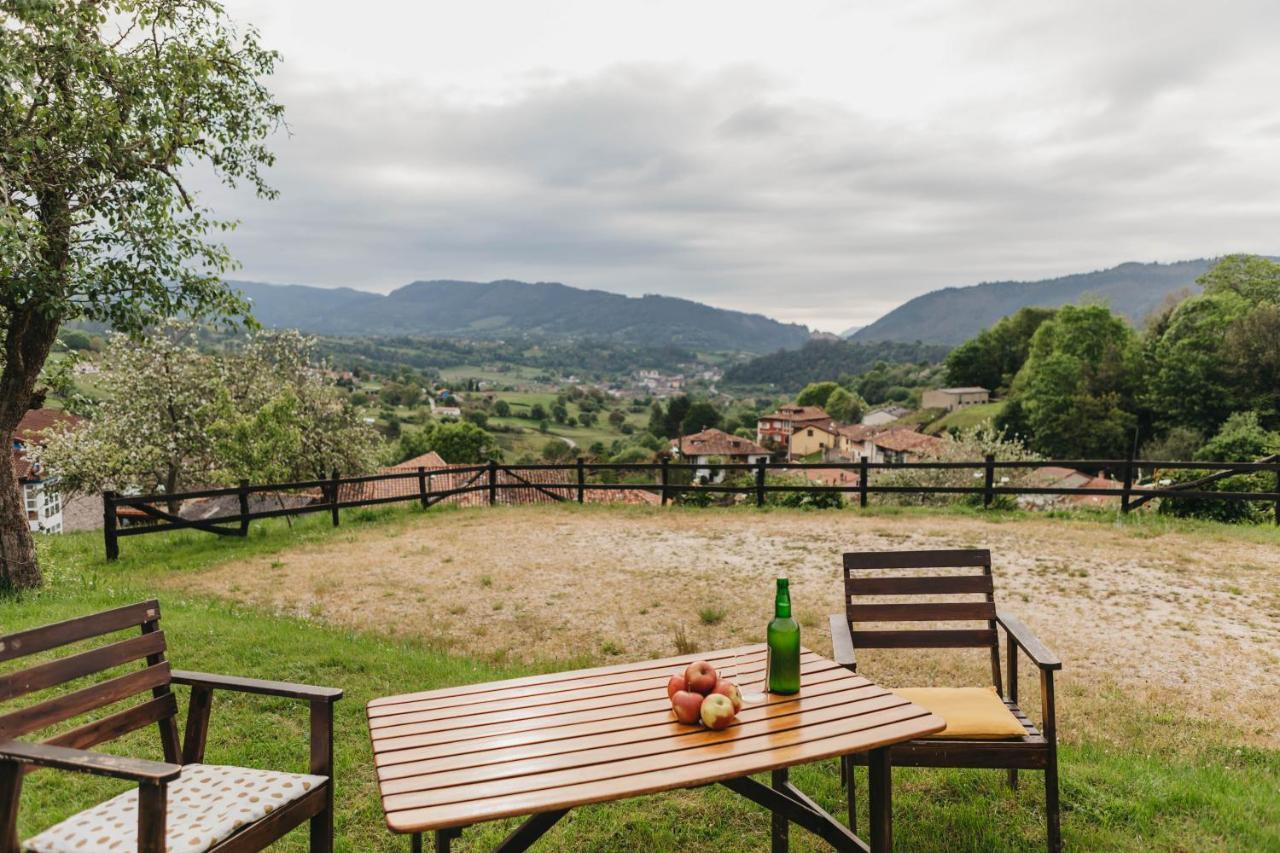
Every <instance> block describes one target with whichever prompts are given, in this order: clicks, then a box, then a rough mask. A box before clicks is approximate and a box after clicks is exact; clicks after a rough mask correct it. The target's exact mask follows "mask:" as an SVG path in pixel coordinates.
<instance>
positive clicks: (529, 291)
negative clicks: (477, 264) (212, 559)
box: [228, 280, 809, 352]
mask: <svg viewBox="0 0 1280 853" xmlns="http://www.w3.org/2000/svg"><path fill="white" fill-rule="evenodd" d="M228 284H229V285H230V286H231V287H232V288H234V289H236V290H239V291H240V292H241V293H243V294H244V295H245V296H246V297H248V298H249V299H250V300H251V301H252V303H253V313H254V316H256V317H257V318H258V320H259V322H261V323H262V324H263V325H265V326H269V327H271V326H274V327H288V328H295V329H300V330H302V331H305V332H312V333H316V334H323V335H344V336H360V337H364V336H372V335H423V336H433V337H466V338H489V339H493V338H509V337H518V336H522V335H530V336H548V337H561V338H567V337H573V338H591V337H596V338H600V337H608V338H610V339H612V340H615V341H622V342H626V343H632V344H639V345H646V346H665V345H675V346H681V347H686V348H689V349H703V350H736V351H741V352H771V351H773V350H777V349H794V348H796V347H799V346H802V345H803V344H804V342H805V341H807V340H808V339H809V330H808V329H807V328H805V327H804V326H801V325H797V324H794V323H781V322H778V321H777V320H772V319H770V318H768V317H765V316H763V315H761V314H747V313H744V312H741V311H729V310H726V309H723V308H713V307H711V306H710V305H704V304H702V303H700V302H693V301H691V300H688V299H677V298H675V297H671V296H654V295H645V296H640V297H632V296H623V295H621V294H617V293H606V292H605V291H602V290H582V289H579V288H575V287H569V286H567V285H564V284H556V283H551V282H539V283H537V284H528V283H526V282H521V281H510V280H504V281H490V282H474V281H415V282H413V283H412V284H407V285H405V286H404V287H401V288H398V289H396V290H393V291H391V292H390V293H387V294H385V295H384V294H380V293H371V292H369V291H364V290H353V289H351V288H347V287H340V288H324V287H308V286H305V285H277V284H261V283H258V282H248V281H232V282H228Z"/></svg>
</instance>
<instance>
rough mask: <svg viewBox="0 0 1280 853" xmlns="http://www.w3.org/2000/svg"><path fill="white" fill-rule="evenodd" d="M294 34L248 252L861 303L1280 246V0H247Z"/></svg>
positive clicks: (826, 304) (725, 302) (406, 276)
mask: <svg viewBox="0 0 1280 853" xmlns="http://www.w3.org/2000/svg"><path fill="white" fill-rule="evenodd" d="M227 6H228V8H229V10H230V12H231V14H232V16H233V17H234V18H235V19H236V20H237V21H239V22H243V23H252V24H253V25H255V26H257V27H258V28H259V29H260V30H261V32H262V35H263V40H264V41H265V43H266V44H267V45H269V46H271V47H275V48H277V49H279V50H280V51H281V52H282V53H283V54H284V62H283V65H282V66H281V69H280V71H279V73H278V74H277V75H276V76H275V77H274V78H273V80H272V83H271V85H272V87H273V89H274V91H275V92H276V94H277V96H278V98H279V99H280V100H281V101H282V102H283V103H284V104H285V106H286V109H287V115H288V121H289V125H290V131H291V134H290V135H288V136H285V135H284V134H281V135H280V136H279V137H278V138H277V139H276V142H275V148H276V150H277V151H278V153H279V158H280V159H279V163H278V165H277V167H276V168H275V169H274V170H273V172H272V175H273V180H274V183H275V185H276V186H277V187H278V188H279V189H280V190H281V193H282V194H281V197H280V198H279V199H278V200H277V201H274V202H261V201H257V200H255V199H254V198H253V197H252V196H251V195H250V194H248V193H245V192H241V193H238V194H235V193H227V192H224V191H222V190H220V189H217V188H213V187H209V188H206V190H205V192H204V197H205V199H206V201H208V202H210V203H212V204H213V205H214V206H215V208H216V209H217V210H218V211H219V212H220V213H223V214H225V215H229V216H232V217H235V218H238V219H240V220H241V222H242V224H241V227H240V229H239V230H238V231H237V232H235V233H234V234H233V235H232V237H231V239H230V244H231V247H232V249H233V251H234V252H235V253H236V255H237V256H238V257H239V259H240V260H241V261H242V262H243V265H244V267H243V269H242V270H241V271H240V272H239V273H238V274H237V277H238V278H246V279H253V280H260V281H272V282H293V283H302V284H315V285H325V286H337V285H346V286H350V287H356V288H362V289H367V290H379V291H386V290H390V289H392V288H395V287H397V286H400V285H402V284H405V283H407V282H409V281H413V280H415V279H432V278H462V279H475V280H490V279H495V278H517V279H522V280H526V281H539V280H541V281H562V282H564V283H566V284H570V285H574V286H577V287H592V288H599V289H603V290H611V291H616V292H620V293H627V294H633V295H638V294H642V293H663V294H670V295H676V296H683V297H687V298H691V299H697V300H700V301H705V302H708V303H710V304H713V305H718V306H723V307H728V308H738V309H743V310H748V311H758V312H761V313H765V314H769V315H771V316H774V317H777V318H779V319H783V320H789V321H795V322H801V323H805V324H808V325H810V326H813V327H816V328H820V329H824V330H831V331H837V330H840V329H843V328H844V327H846V326H850V325H861V324H864V323H867V322H870V321H871V320H874V319H875V318H876V317H878V316H880V315H881V314H883V313H884V312H885V311H887V310H889V309H890V308H892V307H894V306H895V305H897V304H899V303H901V302H902V301H904V300H905V299H907V298H910V297H912V296H915V295H918V294H920V293H924V292H926V291H928V290H932V289H935V288H938V287H943V286H947V285H961V284H971V283H975V282H978V281H982V280H997V279H1008V278H1015V279H1035V278H1043V277H1047V276H1053V275H1061V274H1066V273H1072V272H1084V271H1088V270H1091V269H1098V268H1102V267H1106V266H1111V265H1113V264H1115V263H1119V262H1122V261H1126V260H1143V261H1147V260H1162V261H1173V260H1181V259H1186V258H1192V257H1201V256H1208V255H1217V254H1222V253H1225V252H1229V251H1257V252H1268V253H1276V252H1278V251H1280V227H1278V226H1280V97H1277V93H1278V92H1280V49H1278V48H1277V42H1276V39H1275V36H1276V34H1277V33H1280V3H1276V2H1274V1H1273V0H1263V2H1256V3H1250V2H1239V3H1235V2H1213V3H1210V2H1202V3H1192V2H1181V3H1168V2H1133V0H1127V2H1124V3H1115V2H1081V0H1076V1H1075V2H1071V3H1054V4H1047V3H1027V2H1025V0H1013V1H1012V2H995V0H976V1H975V2H966V3H961V2H955V3H934V2H895V3H882V4H872V3H852V2H807V0H790V2H787V3H781V2H777V0H773V1H772V2H744V0H732V2H718V0H717V1H716V2H711V0H683V2H657V1H656V0H644V2H639V0H634V2H621V0H611V2H600V1H599V0H583V2H570V0H537V2H529V0H509V2H497V0H464V2H448V3H445V2H439V1H438V0H432V2H407V0H406V2H391V0H365V2H363V3H360V4H354V5H353V4H351V3H350V2H345V1H344V2H337V0H296V2H285V1H284V0H228V2H227Z"/></svg>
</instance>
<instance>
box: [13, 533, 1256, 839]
mask: <svg viewBox="0 0 1280 853" xmlns="http://www.w3.org/2000/svg"><path fill="white" fill-rule="evenodd" d="M552 511H555V512H562V514H561V515H557V516H556V518H557V519H558V520H559V521H561V522H563V521H565V520H570V519H572V518H575V517H578V516H575V515H574V513H575V512H577V511H578V510H577V509H576V508H569V509H565V510H563V511H559V510H554V509H553V510H552ZM484 512H500V511H490V510H474V511H458V510H451V509H443V508H442V509H435V510H431V511H429V512H428V513H426V514H424V513H422V512H421V511H419V510H416V509H411V510H386V511H380V512H371V511H354V512H350V513H346V514H345V515H344V519H343V526H342V527H340V528H337V529H333V528H331V527H329V526H328V522H327V521H326V520H325V519H323V518H316V517H312V518H306V519H302V520H300V521H298V522H296V523H295V525H294V526H293V527H292V528H288V527H286V525H285V524H284V523H282V522H281V523H277V522H266V523H255V526H254V528H253V530H252V532H251V535H250V536H249V538H248V539H245V540H238V539H221V538H214V537H208V536H207V535H205V534H202V533H195V532H182V533H177V534H162V535H156V536H145V537H138V538H134V539H130V540H127V541H126V542H125V546H126V547H125V548H124V549H123V550H124V554H123V557H122V558H121V560H120V561H119V562H118V563H115V564H108V563H106V562H104V561H103V558H102V556H101V538H100V536H99V535H97V534H71V535H66V536H53V537H45V538H42V539H41V540H40V550H41V554H42V564H43V566H44V568H45V571H46V574H47V577H48V585H47V587H46V588H45V589H44V590H42V591H40V592H38V593H30V594H26V595H23V596H21V597H7V598H0V625H3V628H4V630H5V631H12V630H17V629H21V628H25V627H30V626H33V625H38V624H44V623H48V622H52V621H55V620H59V619H65V618H69V617H72V616H76V615H80V614H84V613H87V612H91V611H94V610H98V609H102V608H107V607H111V606H116V605H120V604H123V603H127V602H131V601H135V600H138V599H141V598H145V597H150V596H152V595H155V594H157V589H158V588H159V587H160V586H161V585H164V586H165V587H166V588H168V589H170V590H180V589H181V588H182V587H183V585H184V581H183V578H184V577H186V578H188V579H195V578H196V577H198V576H199V575H200V574H201V573H202V572H205V571H209V570H212V569H214V568H216V567H218V566H221V565H225V564H229V563H232V562H234V561H237V560H243V559H247V558H251V557H262V556H264V555H276V554H279V555H280V559H281V560H283V559H287V554H285V553H284V552H286V551H293V550H294V549H298V548H304V547H316V546H321V547H323V546H326V544H327V543H334V544H335V545H336V544H339V543H347V542H352V541H355V540H356V538H357V537H360V536H364V535H368V534H376V535H378V536H379V537H390V538H392V539H394V538H395V537H397V536H399V535H401V534H402V533H404V532H406V531H408V530H409V529H410V528H412V527H414V526H415V525H419V524H422V523H424V522H425V521H427V520H429V519H428V516H430V517H431V518H438V519H439V520H440V521H442V522H447V521H448V520H449V519H450V518H454V517H456V518H457V519H459V520H460V521H461V520H466V519H471V520H474V519H475V518H476V517H477V516H476V514H477V513H484ZM586 512H587V515H585V516H582V517H583V518H596V517H601V518H604V519H607V520H610V521H612V522H616V523H617V524H625V523H626V519H627V518H628V517H629V514H628V513H627V512H624V511H618V510H609V509H605V508H590V507H589V508H587V510H586ZM676 512H687V513H698V512H706V511H699V510H677V511H676ZM713 512H715V513H716V518H709V523H713V524H714V525H715V526H722V525H724V524H732V523H733V522H732V521H731V520H730V519H729V518H728V516H729V515H730V514H732V513H734V512H741V511H738V510H726V511H713ZM966 512H967V511H966ZM449 514H452V515H449ZM900 514H901V512H899V511H893V512H889V513H888V516H894V515H900ZM908 514H909V513H908ZM918 515H919V516H920V519H921V520H922V521H924V520H925V519H926V518H929V517H933V518H936V516H937V513H933V514H932V515H930V516H926V515H925V514H924V513H918ZM888 516H886V517H888ZM677 517H679V516H677ZM789 517H791V516H790V515H789V514H788V513H787V512H781V511H776V512H774V513H771V515H770V519H771V520H770V524H771V525H776V526H777V527H778V528H779V529H781V528H782V527H783V526H784V525H785V524H786V522H787V519H788V518H789ZM796 517H797V518H804V517H812V516H811V515H805V514H801V515H798V516H796ZM836 517H837V516H832V517H831V518H833V519H834V518H836ZM993 517H994V516H993ZM1003 517H1004V518H1007V520H1008V522H1009V523H1011V524H1016V523H1018V520H1019V518H1022V517H1024V516H1020V515H1019V514H1014V513H1011V514H1009V515H1007V516H1003ZM493 522H494V523H495V524H498V525H499V526H500V524H501V520H500V518H494V520H493ZM1108 523H1109V522H1108ZM1128 523H1131V524H1133V525H1134V530H1135V535H1146V536H1152V537H1158V536H1159V535H1161V531H1162V530H1163V529H1165V526H1167V525H1168V523H1169V522H1168V521H1167V520H1160V519H1153V520H1151V521H1150V522H1146V521H1133V522H1128ZM1146 524H1150V525H1151V527H1150V530H1149V532H1147V533H1143V529H1144V528H1143V527H1142V525H1146ZM1187 529H1189V530H1193V531H1194V530H1198V529H1203V530H1206V531H1208V532H1209V534H1208V535H1214V536H1217V535H1225V536H1232V537H1234V536H1237V535H1240V536H1246V537H1250V538H1251V539H1252V538H1258V537H1261V540H1260V541H1266V542H1274V541H1275V537H1274V532H1273V531H1271V530H1262V529H1260V528H1259V529H1257V530H1253V529H1249V530H1243V529H1242V530H1239V531H1238V532H1237V531H1235V530H1228V531H1227V532H1226V533H1222V534H1219V533H1218V532H1216V531H1222V530H1227V529H1225V528H1217V527H1215V526H1205V525H1200V526H1190V527H1188V528H1187ZM477 547H483V543H481V542H477ZM352 570H353V571H355V570H357V569H354V568H353V569H352ZM584 583H585V582H584ZM160 597H161V599H162V607H163V622H162V624H163V627H164V629H165V631H166V634H167V637H168V642H169V646H170V658H171V660H172V661H173V662H174V665H175V666H177V667H182V668H191V669H199V670H206V671H211V672H223V673H231V674H241V675H247V676H257V677H264V678H276V679H287V680H295V681H302V682H310V683H316V684H322V685H335V686H340V687H342V688H343V689H344V690H345V691H346V698H345V699H343V700H342V701H341V702H340V703H339V705H338V716H337V734H336V740H337V757H336V760H337V785H338V795H337V804H338V820H337V828H338V834H339V841H338V849H340V850H347V851H365V850H403V849H405V848H406V846H407V845H406V843H405V841H404V840H403V839H400V838H396V837H393V836H391V835H390V834H388V833H387V831H386V830H385V828H384V826H383V824H382V818H381V813H380V811H379V807H378V801H377V798H376V796H375V786H374V781H373V777H372V771H371V768H370V752H369V746H368V735H367V730H366V727H365V723H364V718H363V706H364V704H365V702H367V701H368V700H369V699H370V698H372V697H375V696H379V695H386V694H390V693H396V692H401V691H405V690H409V689H415V690H417V689H426V688H432V687H439V686H445V685H456V684H461V683H467V682H477V681H484V680H490V679H494V678H501V677H507V676H515V675H520V674H525V673H529V672H536V671H546V670H551V669H559V668H565V667H571V666H580V665H585V664H591V663H598V662H600V661H601V659H602V653H600V652H596V651H593V650H590V649H584V650H583V652H582V656H581V657H578V658H574V659H570V660H546V661H538V662H534V663H529V664H524V665H521V666H506V665H499V664H495V663H492V662H485V661H481V660H478V659H473V658H467V657H462V656H458V655H454V654H450V653H449V651H448V650H447V649H444V648H440V647H435V646H431V645H429V644H426V643H423V642H419V641H412V640H404V639H397V638H395V637H393V636H391V635H389V634H386V633H378V632H370V631H358V630H347V629H343V628H338V627H333V626H331V625H328V624H326V623H324V622H321V621H317V620H316V619H314V618H308V617H305V616H293V615H282V614H280V613H277V612H274V611H268V610H263V609H256V608H254V607H250V606H246V605H244V604H242V603H238V602H237V601H236V597H235V594H234V592H232V591H231V590H227V591H226V594H225V595H220V596H211V595H201V594H194V593H189V592H183V591H168V592H163V593H161V595H160ZM445 603H446V602H427V603H425V604H424V610H423V619H430V618H431V608H432V607H433V606H439V607H442V606H444V605H445ZM1237 699H1240V700H1241V701H1243V697H1229V696H1224V697H1223V701H1226V702H1234V701H1236V700H1237ZM180 700H181V701H182V702H183V704H185V691H181V693H180ZM1118 701H1119V704H1118V705H1117V706H1116V707H1118V708H1123V711H1122V713H1120V716H1118V717H1117V719H1116V720H1115V723H1114V726H1115V728H1114V732H1115V736H1114V738H1113V739H1111V740H1109V741H1108V742H1105V743H1104V742H1093V741H1079V740H1073V739H1071V738H1070V737H1069V736H1068V740H1067V742H1066V743H1064V745H1063V747H1062V758H1061V761H1062V799H1063V803H1064V814H1063V828H1064V834H1065V841H1066V847H1067V849H1074V850H1191V849H1213V850H1228V849H1231V850H1277V849H1280V798H1277V797H1276V791H1277V790H1280V753H1278V752H1277V751H1275V750H1269V749H1262V748H1256V747H1246V746H1242V745H1240V744H1239V743H1236V742H1233V741H1232V739H1231V738H1230V737H1229V736H1226V735H1223V734H1221V733H1220V731H1219V730H1217V729H1215V728H1213V727H1206V726H1205V725H1204V724H1203V723H1201V722H1196V721H1192V720H1187V719H1183V718H1180V717H1177V716H1173V715H1168V714H1165V713H1163V712H1162V710H1161V709H1160V708H1158V707H1152V708H1143V707H1139V706H1135V705H1134V704H1133V703H1130V702H1128V701H1125V700H1124V699H1123V697H1121V698H1120V699H1119V700H1118ZM5 707H7V706H5V705H0V708H5ZM306 732H307V725H306V712H305V708H302V707H299V706H298V705H297V704H296V703H292V702H289V701H287V700H280V699H269V698H259V697H245V696H236V695H232V694H218V697H217V698H216V700H215V703H214V713H213V722H212V730H211V735H210V747H209V754H208V760H209V761H210V762H217V763H233V764H247V765H254V766H261V767H274V768H279V769H288V770H295V771H302V770H304V769H305V764H306V755H307V752H306ZM155 740H156V739H155V737H154V732H153V731H151V730H148V731H146V732H140V733H135V734H134V735H131V736H129V737H128V738H127V739H126V740H125V741H123V742H118V743H115V744H112V745H109V747H107V748H109V749H111V750H112V751H121V752H128V753H130V754H135V755H142V756H146V757H151V758H157V759H158V758H159V757H160V756H159V750H158V748H157V744H156V743H155ZM1023 778H1024V780H1025V781H1024V784H1023V786H1022V787H1021V788H1020V789H1019V790H1018V791H1017V792H1016V793H1011V792H1010V791H1009V790H1008V789H1007V788H1006V787H1005V786H1004V784H1003V774H1002V773H997V772H990V771H934V770H918V771H913V770H901V769H900V770H897V771H895V774H894V781H895V787H894V810H895V821H896V822H895V840H896V841H897V844H898V849H900V850H913V851H914V850H925V851H947V853H954V851H963V850H1037V849H1043V823H1042V820H1043V814H1042V803H1043V799H1042V793H1041V789H1040V786H1039V777H1038V776H1037V775H1036V774H1033V773H1027V774H1025V775H1024V777H1023ZM793 779H794V780H795V781H796V782H797V783H798V784H799V785H800V787H802V788H803V789H805V790H806V791H808V792H810V793H811V795H812V796H813V797H814V798H815V799H816V800H817V801H818V802H819V803H820V804H822V805H823V806H824V807H825V808H827V809H828V810H830V811H832V812H833V813H837V814H838V813H840V809H841V808H842V799H841V796H842V795H841V790H840V785H839V781H838V775H837V767H836V763H835V762H834V761H827V762H822V763H819V764H816V765H810V766H807V767H804V768H800V769H799V770H797V771H796V772H795V773H794V774H793ZM123 788H124V785H123V784H121V783H117V782H113V781H109V780H103V779H99V778H96V777H85V776H76V775H72V774H67V773H61V772H57V771H44V772H41V773H38V774H35V775H33V776H31V777H30V778H29V779H28V781H27V783H26V785H25V786H24V792H23V809H22V813H21V820H20V832H21V833H22V837H27V835H29V834H31V833H33V832H35V831H37V830H38V829H41V828H43V827H45V826H47V825H49V824H51V823H53V822H54V821H56V820H60V819H62V818H64V817H66V816H68V815H70V814H72V813H73V812H75V811H76V810H78V809H79V808H84V807H86V806H88V805H90V804H92V803H93V802H95V801H97V800H98V799H100V798H102V797H104V796H106V795H107V794H110V793H112V792H115V791H119V790H122V789H123ZM864 790H865V789H864ZM512 825H513V823H512V822H511V821H506V822H501V823H498V824H493V825H488V826H484V827H478V828H476V829H473V830H469V831H468V832H467V833H466V834H465V835H464V836H463V838H462V840H461V842H460V843H459V845H458V849H462V850H474V849H489V848H491V847H492V846H493V845H494V844H496V843H497V842H498V841H499V840H500V839H501V837H502V835H503V834H504V833H505V832H506V831H508V830H509V829H510V828H511V826H512ZM864 826H865V824H864ZM768 827H769V821H768V817H767V815H766V814H765V813H764V812H762V811H761V810H760V809H758V808H756V807H754V806H752V805H750V804H748V803H746V802H745V801H743V800H741V799H740V798H738V797H736V796H735V795H732V794H730V793H728V792H727V791H724V790H722V789H718V788H714V787H713V788H707V789H700V790H695V791H686V792H676V793H669V794H662V795H655V796H650V797H645V798H641V799H637V800H632V801H629V802H625V803H618V804H611V805H602V806H594V807H589V808H585V809H582V810H580V811H579V812H574V813H572V814H571V815H570V816H569V817H568V818H567V819H565V820H564V821H562V822H561V823H560V824H559V825H557V827H556V828H555V829H553V830H552V831H551V832H550V833H549V834H548V835H547V836H546V837H545V839H544V840H543V841H542V842H541V846H540V847H539V848H538V849H545V850H574V851H588V850H590V851H597V850H604V851H624V850H638V849H648V850H655V851H657V850H675V849H680V850H690V851H727V850H733V851H737V850H761V849H766V848H767V846H768ZM792 844H793V847H792V849H793V850H821V849H826V848H825V847H824V846H823V845H821V844H820V843H818V842H816V841H815V840H814V839H813V838H812V837H810V836H808V835H807V834H806V833H804V832H803V831H801V830H799V829H794V830H793V832H792ZM305 847H306V833H305V830H302V831H299V832H295V833H294V834H293V835H292V836H291V837H290V838H289V839H287V840H286V841H285V842H284V843H283V844H281V845H280V847H279V848H276V849H287V850H303V849H305Z"/></svg>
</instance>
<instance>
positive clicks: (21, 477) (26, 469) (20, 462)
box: [13, 450, 38, 483]
mask: <svg viewBox="0 0 1280 853" xmlns="http://www.w3.org/2000/svg"><path fill="white" fill-rule="evenodd" d="M33 467H35V466H33V465H32V464H31V460H30V459H28V458H27V454H25V453H23V452H22V451H21V450H15V451H13V472H14V474H15V475H17V478H18V482H19V483H23V482H26V481H27V480H32V479H38V478H35V477H32V476H31V469H32V468H33Z"/></svg>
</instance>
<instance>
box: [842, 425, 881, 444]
mask: <svg viewBox="0 0 1280 853" xmlns="http://www.w3.org/2000/svg"><path fill="white" fill-rule="evenodd" d="M884 431H885V430H884V427H877V426H871V425H870V424H850V425H848V426H840V427H836V433H837V434H838V435H841V436H844V437H845V438H847V439H849V440H850V441H866V440H867V439H868V438H871V436H873V435H875V434H876V433H879V432H884Z"/></svg>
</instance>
